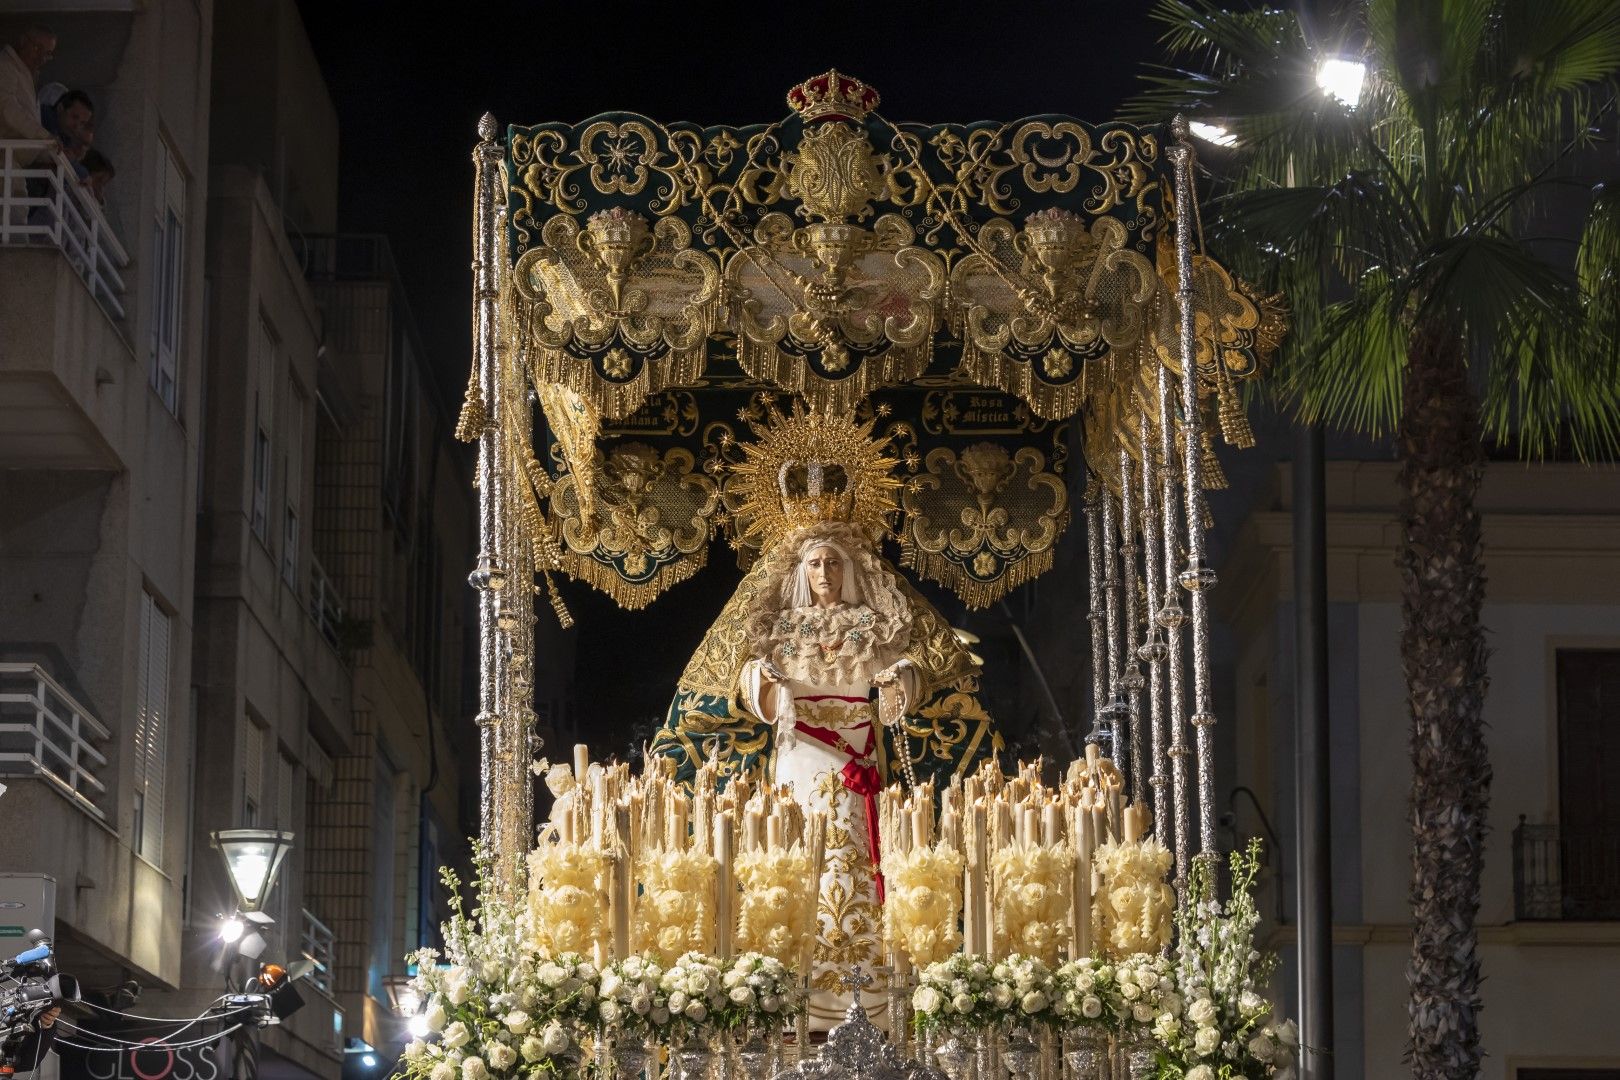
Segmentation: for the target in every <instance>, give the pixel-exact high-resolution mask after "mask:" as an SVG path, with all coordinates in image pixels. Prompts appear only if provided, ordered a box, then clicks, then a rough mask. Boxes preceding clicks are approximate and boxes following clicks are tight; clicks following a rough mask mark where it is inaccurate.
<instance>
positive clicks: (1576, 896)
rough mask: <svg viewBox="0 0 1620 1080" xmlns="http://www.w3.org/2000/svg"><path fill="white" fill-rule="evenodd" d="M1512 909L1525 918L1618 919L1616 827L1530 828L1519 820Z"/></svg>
mask: <svg viewBox="0 0 1620 1080" xmlns="http://www.w3.org/2000/svg"><path fill="white" fill-rule="evenodd" d="M1513 909H1514V915H1515V917H1516V918H1519V919H1525V920H1563V921H1568V922H1582V921H1608V920H1617V919H1620V829H1613V828H1603V827H1586V828H1581V827H1570V826H1560V825H1531V824H1528V823H1527V822H1526V821H1525V820H1524V818H1523V817H1520V818H1519V825H1518V827H1517V828H1516V829H1514V830H1513Z"/></svg>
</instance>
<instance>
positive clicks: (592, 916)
mask: <svg viewBox="0 0 1620 1080" xmlns="http://www.w3.org/2000/svg"><path fill="white" fill-rule="evenodd" d="M607 862H608V860H607V857H606V856H605V855H603V854H602V853H601V852H599V851H594V850H592V849H591V848H588V847H585V846H584V845H582V844H564V843H545V842H542V843H541V844H540V846H539V847H537V848H535V849H534V850H533V851H531V852H530V853H529V920H528V921H529V926H530V928H531V933H530V942H531V944H532V946H533V948H534V949H535V950H537V951H539V952H541V953H548V954H551V955H554V956H558V955H562V954H564V953H586V952H590V951H592V950H593V948H594V947H595V946H596V945H598V944H600V943H601V942H602V941H604V940H605V936H606V930H607V927H606V918H605V915H606V912H605V907H606V905H604V904H603V903H601V902H600V898H599V897H600V892H601V890H600V888H599V887H598V883H599V882H600V881H601V879H602V875H603V874H604V873H605V872H606V870H607Z"/></svg>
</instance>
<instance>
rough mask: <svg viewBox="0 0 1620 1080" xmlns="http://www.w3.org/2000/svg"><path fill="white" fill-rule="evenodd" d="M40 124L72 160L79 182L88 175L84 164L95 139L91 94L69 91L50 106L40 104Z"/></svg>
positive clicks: (94, 119)
mask: <svg viewBox="0 0 1620 1080" xmlns="http://www.w3.org/2000/svg"><path fill="white" fill-rule="evenodd" d="M39 118H40V123H41V124H43V125H44V127H45V130H46V131H49V132H50V133H51V134H52V135H54V136H56V138H57V139H58V141H60V142H61V144H62V153H63V155H64V156H66V157H67V159H68V161H70V162H72V163H73V172H74V175H76V176H77V177H78V178H79V179H80V180H81V181H82V180H88V179H89V178H90V169H89V167H88V166H86V165H85V163H84V157H85V154H87V153H89V151H90V147H91V144H92V143H94V142H95V138H96V126H95V125H96V108H95V106H94V105H93V104H91V102H90V95H89V94H86V93H85V92H84V91H83V90H69V91H67V92H66V93H64V94H62V95H61V96H59V97H58V98H57V99H56V102H55V103H54V104H53V105H50V106H41V107H40V110H39Z"/></svg>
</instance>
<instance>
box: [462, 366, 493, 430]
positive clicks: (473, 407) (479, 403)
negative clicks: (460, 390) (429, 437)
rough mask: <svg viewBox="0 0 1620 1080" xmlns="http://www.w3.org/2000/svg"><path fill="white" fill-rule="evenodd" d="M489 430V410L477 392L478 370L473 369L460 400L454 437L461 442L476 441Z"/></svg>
mask: <svg viewBox="0 0 1620 1080" xmlns="http://www.w3.org/2000/svg"><path fill="white" fill-rule="evenodd" d="M488 430H489V410H488V409H486V408H485V407H484V399H483V397H482V396H480V395H479V393H478V370H477V368H474V369H473V374H472V378H471V379H470V380H469V381H468V383H467V396H466V398H465V399H464V400H463V401H462V402H461V416H460V417H459V418H458V419H457V420H456V438H457V439H459V440H461V441H462V442H467V443H471V442H477V441H478V440H479V437H480V436H482V435H483V434H484V432H486V431H488Z"/></svg>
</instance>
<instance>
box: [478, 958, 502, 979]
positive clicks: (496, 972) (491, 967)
mask: <svg viewBox="0 0 1620 1080" xmlns="http://www.w3.org/2000/svg"><path fill="white" fill-rule="evenodd" d="M502 974H503V972H502V969H501V963H500V961H499V960H486V961H485V962H484V967H483V975H484V981H485V982H494V981H496V980H497V979H499V978H500V977H501V975H502Z"/></svg>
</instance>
